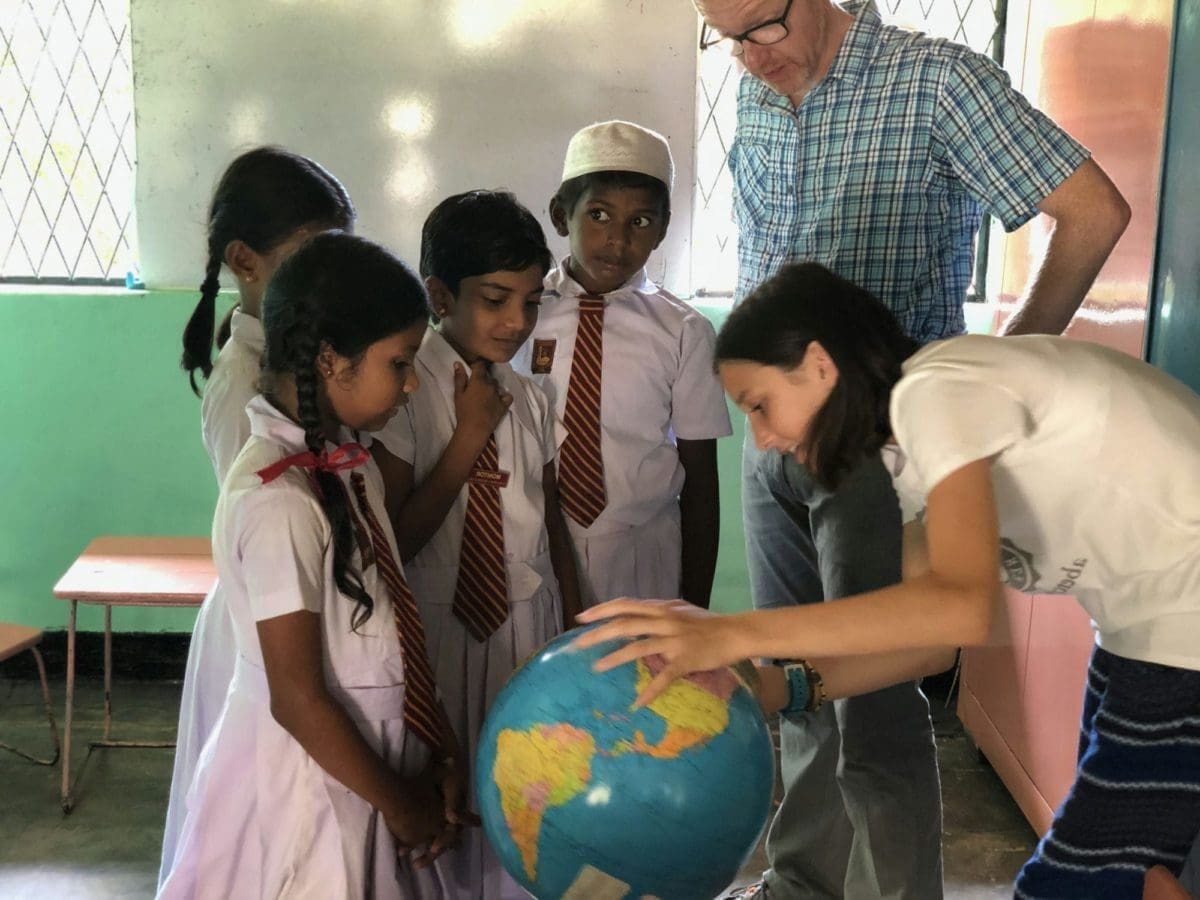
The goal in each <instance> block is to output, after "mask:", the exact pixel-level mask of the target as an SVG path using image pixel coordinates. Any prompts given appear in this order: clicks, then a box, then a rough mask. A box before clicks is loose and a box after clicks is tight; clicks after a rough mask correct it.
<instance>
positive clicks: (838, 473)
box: [713, 262, 918, 489]
mask: <svg viewBox="0 0 1200 900" xmlns="http://www.w3.org/2000/svg"><path fill="white" fill-rule="evenodd" d="M812 341H817V342H818V343H819V344H820V345H821V346H822V347H824V348H825V351H826V352H827V353H828V354H829V356H830V358H831V359H832V360H833V362H834V364H835V365H836V366H837V368H838V380H837V384H836V386H835V387H834V389H833V392H832V393H831V394H830V395H829V399H828V400H827V401H826V402H825V405H824V406H823V407H822V408H821V410H820V411H819V412H818V413H817V415H816V418H815V419H814V420H813V424H812V428H811V430H810V432H809V435H810V437H809V442H808V447H807V451H808V462H807V467H808V469H809V470H810V471H811V472H812V474H813V477H814V478H815V479H816V480H817V482H818V483H820V484H822V485H824V486H826V487H828V488H830V489H832V488H835V487H836V486H837V484H838V482H839V481H840V480H841V479H842V477H843V476H845V475H846V474H847V473H848V472H850V471H851V470H852V469H853V468H854V467H855V466H857V465H858V464H859V463H860V462H861V461H862V459H863V458H864V457H865V456H867V455H869V454H871V453H874V452H875V451H877V450H878V449H879V448H880V447H882V446H883V443H884V441H886V440H887V439H888V438H889V437H890V436H891V433H892V427H891V421H890V418H889V415H888V404H889V402H890V401H891V396H892V388H893V386H895V384H896V382H897V381H899V380H900V376H901V374H902V371H901V368H900V367H901V364H902V363H903V362H904V361H905V360H906V359H908V357H909V356H911V355H912V354H913V353H914V352H915V351H916V349H917V346H918V345H917V342H916V341H914V340H913V339H912V338H910V337H908V335H906V334H905V333H904V332H903V330H901V328H900V325H899V324H898V323H897V322H896V319H895V317H894V316H893V315H892V313H891V311H890V310H888V308H887V307H886V306H884V305H883V304H882V303H881V302H880V301H879V300H877V299H876V298H875V296H874V295H873V294H871V293H870V292H868V291H866V290H864V289H863V288H861V287H859V286H858V285H856V284H853V283H852V282H849V281H847V280H846V279H844V278H841V277H839V276H837V275H835V274H834V273H833V272H831V271H829V270H828V269H826V268H825V267H824V266H822V265H819V264H817V263H812V262H805V263H797V264H795V265H790V266H786V267H784V268H783V269H781V270H780V271H779V272H778V274H776V275H775V276H774V277H772V278H770V279H768V280H767V281H764V282H763V283H762V284H761V285H759V286H758V287H757V288H756V289H755V290H754V291H753V292H752V293H751V294H750V296H748V297H747V298H746V299H745V300H744V301H743V302H742V303H740V304H739V305H738V306H737V307H735V308H734V310H733V312H731V313H730V314H729V318H728V319H726V320H725V324H724V325H723V326H721V330H720V332H719V333H718V334H717V343H716V348H715V350H714V353H713V356H714V359H715V362H716V363H718V364H719V363H722V362H727V361H733V360H745V361H748V362H755V363H758V364H759V365H764V366H776V367H778V368H781V369H792V368H795V367H796V366H798V365H799V364H800V363H801V362H802V361H803V359H804V353H805V351H806V350H807V349H808V345H809V344H810V343H811V342H812Z"/></svg>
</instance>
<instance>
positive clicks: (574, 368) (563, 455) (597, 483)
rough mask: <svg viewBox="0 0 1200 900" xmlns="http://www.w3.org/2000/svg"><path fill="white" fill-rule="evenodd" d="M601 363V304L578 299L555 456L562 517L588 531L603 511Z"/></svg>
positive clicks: (596, 300) (591, 296) (587, 298)
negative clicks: (562, 428) (562, 432)
mask: <svg viewBox="0 0 1200 900" xmlns="http://www.w3.org/2000/svg"><path fill="white" fill-rule="evenodd" d="M603 360H604V298H603V297H597V296H596V295H594V294H581V295H580V297H579V330H578V332H577V333H576V336H575V353H574V357H573V359H572V360H571V379H570V381H569V382H568V384H567V405H566V409H565V410H564V412H563V420H564V421H565V423H566V426H567V439H566V440H565V441H563V445H562V448H561V449H560V450H559V454H558V492H559V499H560V500H561V502H562V508H563V512H565V513H566V514H567V515H568V516H570V517H571V518H572V519H574V520H575V521H576V522H578V523H579V524H580V525H582V526H583V527H584V528H587V527H589V526H590V525H591V524H592V523H593V522H595V521H596V517H597V516H599V515H600V513H602V512H603V511H604V507H605V505H606V504H607V503H608V494H607V492H606V491H605V488H604V460H603V459H602V458H601V456H600V364H601V363H602V362H603Z"/></svg>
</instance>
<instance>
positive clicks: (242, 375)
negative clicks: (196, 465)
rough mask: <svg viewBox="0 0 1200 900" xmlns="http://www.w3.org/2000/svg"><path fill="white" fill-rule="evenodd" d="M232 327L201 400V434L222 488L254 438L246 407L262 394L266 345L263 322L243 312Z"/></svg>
mask: <svg viewBox="0 0 1200 900" xmlns="http://www.w3.org/2000/svg"><path fill="white" fill-rule="evenodd" d="M229 327H230V334H229V340H228V341H226V342H225V346H224V347H222V348H221V352H220V353H218V354H217V360H216V362H215V363H213V370H212V375H211V376H209V379H208V382H207V383H206V384H205V386H204V396H203V398H202V399H201V401H200V431H201V434H202V436H203V438H204V449H205V450H206V451H207V452H208V458H209V459H210V460H211V461H212V465H213V470H214V471H215V472H216V474H217V484H218V485H219V484H220V483H221V482H222V481H224V480H225V473H226V472H228V471H229V467H230V466H231V465H232V464H233V461H234V459H236V458H237V455H238V454H239V453H240V452H241V450H242V447H243V446H244V445H245V443H246V439H247V438H248V437H250V419H249V418H248V417H247V415H246V404H247V403H249V402H250V400H251V399H252V398H253V397H254V396H255V395H256V394H257V393H258V378H259V369H260V367H261V365H262V355H263V347H264V346H265V344H266V338H265V336H264V335H263V326H262V322H261V321H260V320H258V319H256V318H255V317H254V316H250V315H247V314H246V313H244V312H242V311H241V310H240V309H238V310H234V313H233V317H232V318H231V319H230V323H229Z"/></svg>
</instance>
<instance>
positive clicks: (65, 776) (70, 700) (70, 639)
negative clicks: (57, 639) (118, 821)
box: [62, 600, 79, 813]
mask: <svg viewBox="0 0 1200 900" xmlns="http://www.w3.org/2000/svg"><path fill="white" fill-rule="evenodd" d="M70 604H71V605H70V612H68V613H67V715H66V723H65V724H64V726H63V753H62V811H63V812H64V813H69V812H70V811H71V807H72V806H73V805H74V804H73V802H72V800H71V723H72V721H73V720H74V707H75V613H76V612H77V610H78V606H79V602H78V601H77V600H71V601H70Z"/></svg>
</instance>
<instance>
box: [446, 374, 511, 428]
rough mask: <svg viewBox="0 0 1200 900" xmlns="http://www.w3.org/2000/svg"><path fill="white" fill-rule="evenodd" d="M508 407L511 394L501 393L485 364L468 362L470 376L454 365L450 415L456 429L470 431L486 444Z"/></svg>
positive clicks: (502, 391)
mask: <svg viewBox="0 0 1200 900" xmlns="http://www.w3.org/2000/svg"><path fill="white" fill-rule="evenodd" d="M510 406H512V394H509V393H507V392H506V391H504V390H501V388H500V385H499V384H497V383H496V379H494V378H493V377H492V374H491V373H490V372H489V371H488V369H487V363H485V362H483V361H482V360H476V361H475V362H473V363H471V373H470V377H468V375H467V370H466V369H465V368H463V365H462V363H455V364H454V413H455V415H456V416H457V417H458V424H459V427H464V426H465V427H467V428H474V429H477V430H478V434H479V435H480V436H482V438H483V441H484V442H486V440H487V437H488V436H490V435H491V433H492V432H493V431H495V430H496V427H497V426H498V425H499V424H500V421H501V420H502V419H503V418H504V416H505V414H506V413H507V412H508V408H509V407H510Z"/></svg>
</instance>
